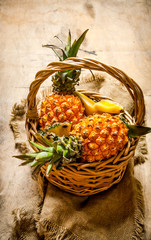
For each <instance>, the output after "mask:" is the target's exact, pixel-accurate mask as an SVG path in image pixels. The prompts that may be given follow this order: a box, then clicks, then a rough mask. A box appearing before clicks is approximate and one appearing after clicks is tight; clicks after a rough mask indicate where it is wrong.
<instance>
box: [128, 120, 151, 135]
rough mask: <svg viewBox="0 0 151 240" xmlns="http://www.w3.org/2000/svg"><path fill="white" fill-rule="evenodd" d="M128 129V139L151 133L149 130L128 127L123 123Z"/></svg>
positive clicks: (150, 129) (140, 127)
mask: <svg viewBox="0 0 151 240" xmlns="http://www.w3.org/2000/svg"><path fill="white" fill-rule="evenodd" d="M125 124H126V126H127V128H128V136H129V137H138V136H142V135H146V134H148V133H150V132H151V128H149V127H143V126H136V125H129V124H127V123H125Z"/></svg>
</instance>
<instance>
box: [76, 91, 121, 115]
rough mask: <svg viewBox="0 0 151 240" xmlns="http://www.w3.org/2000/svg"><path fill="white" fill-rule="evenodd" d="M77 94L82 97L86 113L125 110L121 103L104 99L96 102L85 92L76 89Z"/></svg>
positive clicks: (116, 112) (117, 112)
mask: <svg viewBox="0 0 151 240" xmlns="http://www.w3.org/2000/svg"><path fill="white" fill-rule="evenodd" d="M76 94H77V95H78V97H79V98H80V99H81V101H82V103H83V105H84V107H85V113H86V115H92V114H94V113H112V114H119V113H120V112H122V111H123V107H122V106H121V105H119V104H118V103H115V102H112V101H110V100H105V99H102V100H101V101H99V102H94V101H93V100H92V99H90V98H89V97H87V96H86V95H85V94H83V93H80V92H77V91H76Z"/></svg>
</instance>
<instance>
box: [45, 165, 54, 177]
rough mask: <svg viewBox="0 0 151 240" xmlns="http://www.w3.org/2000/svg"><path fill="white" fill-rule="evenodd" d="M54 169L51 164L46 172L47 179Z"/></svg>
mask: <svg viewBox="0 0 151 240" xmlns="http://www.w3.org/2000/svg"><path fill="white" fill-rule="evenodd" d="M52 167H53V164H52V163H49V164H48V167H47V170H46V177H49V174H50V172H51V170H52Z"/></svg>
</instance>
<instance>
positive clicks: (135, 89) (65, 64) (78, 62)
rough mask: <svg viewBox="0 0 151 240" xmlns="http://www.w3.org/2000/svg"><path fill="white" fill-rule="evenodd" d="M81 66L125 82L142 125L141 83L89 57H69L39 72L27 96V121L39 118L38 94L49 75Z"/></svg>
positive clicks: (138, 122)
mask: <svg viewBox="0 0 151 240" xmlns="http://www.w3.org/2000/svg"><path fill="white" fill-rule="evenodd" d="M80 68H84V69H89V70H97V71H102V72H106V73H108V74H109V75H111V76H112V77H114V78H116V79H117V80H119V81H120V82H121V83H123V84H124V85H125V87H126V88H127V90H128V92H129V93H130V95H131V97H132V99H133V101H134V106H135V115H134V117H135V121H136V124H138V125H142V123H143V121H144V116H145V104H144V96H143V92H142V90H141V88H140V87H139V85H138V84H137V83H136V82H135V81H134V80H133V79H132V78H130V77H129V76H128V75H126V74H125V73H124V72H123V71H121V70H120V69H118V68H115V67H112V66H107V65H105V64H103V63H101V62H98V61H97V60H93V59H88V58H84V59H81V58H68V59H66V60H65V61H60V62H51V63H50V64H48V66H47V67H46V68H45V69H43V70H41V71H38V72H37V74H36V76H35V80H34V81H33V82H32V83H31V85H30V88H29V94H28V96H27V114H26V121H28V120H29V119H33V120H35V119H38V118H39V116H38V112H37V105H36V94H37V92H38V90H39V88H40V85H41V84H42V83H43V82H44V81H45V80H46V79H47V78H48V77H49V76H51V75H52V74H54V73H55V72H58V71H66V70H71V69H80Z"/></svg>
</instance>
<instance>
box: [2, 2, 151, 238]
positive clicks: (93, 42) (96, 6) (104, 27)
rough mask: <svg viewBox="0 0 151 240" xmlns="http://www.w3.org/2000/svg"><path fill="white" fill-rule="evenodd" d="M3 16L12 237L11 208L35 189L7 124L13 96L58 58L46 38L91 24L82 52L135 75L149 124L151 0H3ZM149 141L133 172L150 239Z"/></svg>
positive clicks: (5, 155) (5, 204) (6, 203)
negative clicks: (139, 185)
mask: <svg viewBox="0 0 151 240" xmlns="http://www.w3.org/2000/svg"><path fill="white" fill-rule="evenodd" d="M0 22H1V24H0V32H1V37H0V48H1V51H0V53H1V54H0V98H1V99H0V111H1V112H0V133H1V137H0V144H1V154H0V157H1V162H0V169H1V175H0V176H1V188H0V194H1V197H2V199H3V201H2V206H1V219H0V221H1V223H0V225H1V226H2V229H3V230H1V234H2V235H3V236H4V233H5V238H3V237H2V239H8V237H9V232H10V231H11V226H12V219H13V218H12V214H11V211H12V210H13V209H14V208H16V207H19V206H22V202H23V201H25V200H27V201H28V200H29V199H30V195H31V194H34V192H36V184H35V182H33V180H32V179H31V178H30V169H29V167H28V166H27V167H25V168H24V175H25V176H24V175H23V170H22V168H20V167H18V164H19V161H18V160H17V159H12V155H14V153H15V154H16V153H17V150H15V149H14V141H13V135H12V133H11V131H10V129H9V120H10V112H11V108H12V106H13V104H14V103H15V102H19V101H20V100H21V99H22V98H24V97H26V96H27V94H28V87H29V85H30V83H31V82H32V81H33V79H34V75H35V73H36V72H37V71H38V70H40V69H42V68H43V67H45V66H46V65H47V64H48V63H49V62H51V61H53V60H56V57H55V56H54V54H53V52H52V51H51V50H49V49H46V48H42V44H45V43H50V42H52V41H54V39H53V36H54V35H57V36H59V37H60V38H61V39H63V40H64V41H66V37H67V34H68V29H70V30H71V32H72V35H73V39H74V38H76V37H77V36H79V35H80V34H81V33H82V32H83V31H84V30H85V29H87V28H89V31H88V33H87V37H86V40H85V42H84V43H83V45H82V47H81V51H80V52H79V57H83V56H85V57H91V58H94V59H97V60H99V61H101V62H103V63H105V64H108V65H113V66H115V67H117V68H120V69H122V70H123V71H125V72H126V73H127V74H128V75H129V76H131V77H132V78H133V79H134V80H135V81H137V82H138V84H139V85H140V86H141V88H142V90H143V92H144V96H145V102H146V112H147V114H146V119H147V125H148V126H151V107H150V103H151V81H150V76H151V63H150V62H151V0H93V1H92V0H91V1H89V0H88V1H87V0H43V1H42V0H22V1H19V0H0ZM55 41H56V40H55ZM46 85H49V82H47V83H46ZM147 145H148V151H149V158H148V161H147V162H146V163H145V164H143V165H139V166H137V167H135V173H134V174H135V176H136V178H137V179H138V180H140V182H141V183H142V185H143V192H144V199H145V206H146V238H147V239H148V240H150V239H151V201H150V199H151V134H150V135H147ZM21 176H22V177H21ZM17 179H21V180H20V181H19V182H17ZM27 179H28V180H27ZM27 181H28V185H29V191H26V194H25V191H24V189H25V188H26V186H27ZM16 182H17V184H16ZM14 183H15V184H14ZM35 198H36V196H35ZM6 229H7V230H6Z"/></svg>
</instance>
